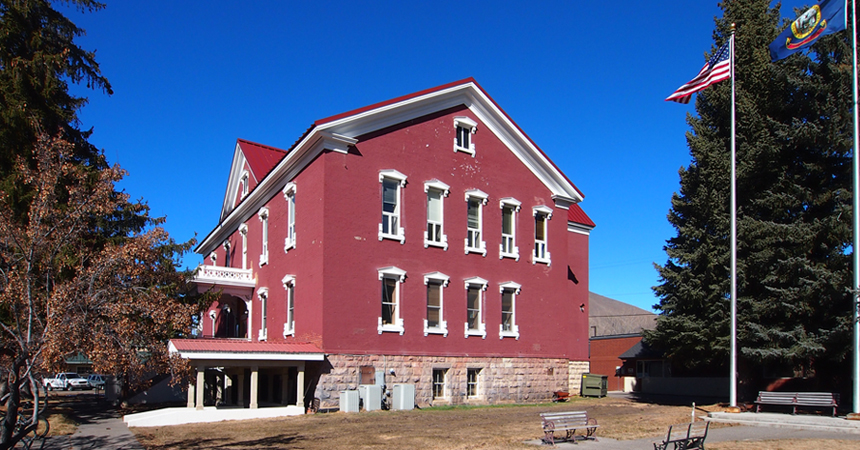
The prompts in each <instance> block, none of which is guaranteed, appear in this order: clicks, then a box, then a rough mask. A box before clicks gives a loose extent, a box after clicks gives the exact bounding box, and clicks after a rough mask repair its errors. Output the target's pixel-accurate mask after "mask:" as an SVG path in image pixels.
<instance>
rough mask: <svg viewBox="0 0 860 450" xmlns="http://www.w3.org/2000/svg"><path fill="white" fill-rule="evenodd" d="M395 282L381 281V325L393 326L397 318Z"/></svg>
mask: <svg viewBox="0 0 860 450" xmlns="http://www.w3.org/2000/svg"><path fill="white" fill-rule="evenodd" d="M397 294H398V292H397V280H395V279H393V278H383V279H382V325H394V322H395V319H396V318H397V313H398V311H397V297H398V295H397Z"/></svg>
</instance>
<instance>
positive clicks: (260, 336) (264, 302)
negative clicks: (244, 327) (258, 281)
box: [257, 287, 269, 341]
mask: <svg viewBox="0 0 860 450" xmlns="http://www.w3.org/2000/svg"><path fill="white" fill-rule="evenodd" d="M257 299H258V300H260V330H259V331H258V332H257V340H258V341H265V340H266V334H267V333H266V329H267V328H268V324H267V323H266V322H267V321H268V316H269V312H268V311H267V309H268V306H269V288H265V287H262V288H260V289H259V290H257Z"/></svg>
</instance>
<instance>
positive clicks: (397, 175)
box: [379, 169, 406, 244]
mask: <svg viewBox="0 0 860 450" xmlns="http://www.w3.org/2000/svg"><path fill="white" fill-rule="evenodd" d="M386 178H388V179H389V180H394V181H397V213H396V216H397V234H388V233H383V232H382V222H380V223H379V240H380V241H381V240H383V239H393V240H395V241H400V244H403V243H405V242H406V230H405V229H404V228H403V188H404V187H406V175H404V174H402V173H401V172H398V171H397V170H394V169H388V170H381V171H379V183H380V184H382V182H383V181H384V180H385V179H386ZM380 206H381V205H380Z"/></svg>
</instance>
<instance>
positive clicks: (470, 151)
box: [454, 144, 475, 158]
mask: <svg viewBox="0 0 860 450" xmlns="http://www.w3.org/2000/svg"><path fill="white" fill-rule="evenodd" d="M454 152H455V153H456V152H463V153H468V154H469V155H472V158H474V157H475V146H474V145H472V146H470V147H469V148H466V147H460V146H459V145H456V144H455V145H454Z"/></svg>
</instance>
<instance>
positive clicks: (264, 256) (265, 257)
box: [260, 208, 269, 266]
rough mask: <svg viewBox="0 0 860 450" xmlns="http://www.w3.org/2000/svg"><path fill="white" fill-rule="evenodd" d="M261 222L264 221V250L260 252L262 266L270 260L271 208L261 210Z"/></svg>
mask: <svg viewBox="0 0 860 450" xmlns="http://www.w3.org/2000/svg"><path fill="white" fill-rule="evenodd" d="M260 222H261V223H262V229H263V231H262V233H261V234H262V236H261V237H262V241H263V242H262V252H261V253H260V266H262V265H263V264H266V263H268V262H269V210H268V209H267V208H263V209H261V210H260Z"/></svg>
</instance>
